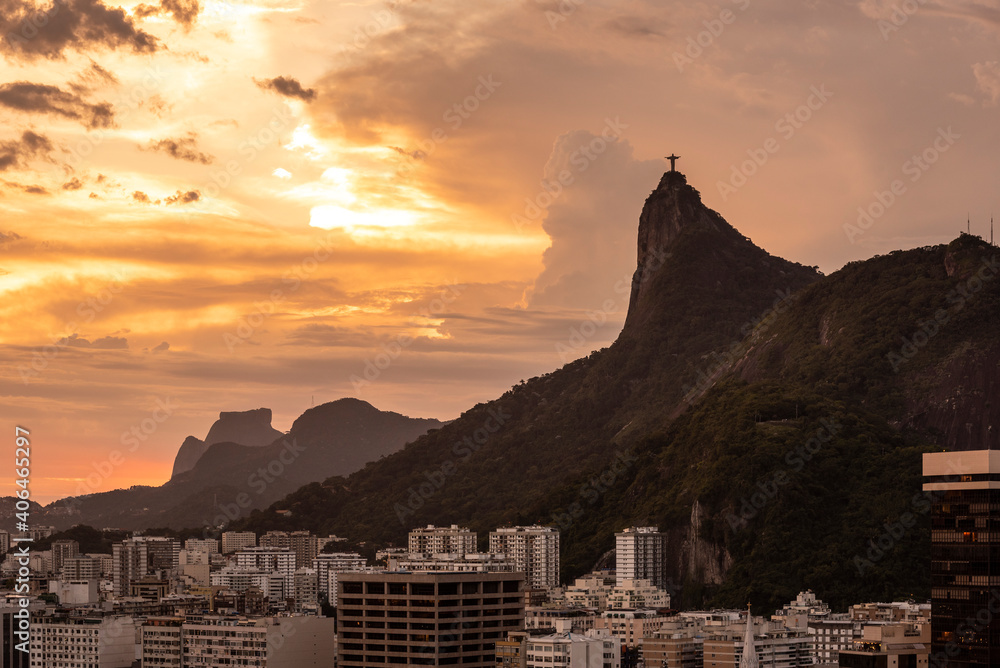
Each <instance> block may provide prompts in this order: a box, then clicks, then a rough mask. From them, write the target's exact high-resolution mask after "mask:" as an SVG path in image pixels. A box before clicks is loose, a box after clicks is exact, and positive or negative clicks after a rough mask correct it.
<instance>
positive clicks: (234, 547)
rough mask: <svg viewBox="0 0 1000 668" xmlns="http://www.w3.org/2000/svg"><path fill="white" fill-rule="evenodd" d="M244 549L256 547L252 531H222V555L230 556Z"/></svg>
mask: <svg viewBox="0 0 1000 668" xmlns="http://www.w3.org/2000/svg"><path fill="white" fill-rule="evenodd" d="M246 547H257V534H255V533H254V532H253V531H223V532H222V553H223V554H232V553H233V552H238V551H240V550H242V549H243V548H246Z"/></svg>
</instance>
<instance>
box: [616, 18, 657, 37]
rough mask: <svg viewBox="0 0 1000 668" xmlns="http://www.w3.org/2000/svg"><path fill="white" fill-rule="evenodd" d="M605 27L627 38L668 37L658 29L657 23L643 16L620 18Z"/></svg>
mask: <svg viewBox="0 0 1000 668" xmlns="http://www.w3.org/2000/svg"><path fill="white" fill-rule="evenodd" d="M604 25H605V27H607V28H608V29H609V30H611V31H612V32H616V33H618V34H620V35H624V36H625V37H666V33H664V32H663V31H662V30H660V29H658V28H657V26H656V23H655V22H652V21H650V19H648V18H644V17H641V16H618V17H615V18H613V19H611V20H609V21H607V22H606V23H605V24H604Z"/></svg>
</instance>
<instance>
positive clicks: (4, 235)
mask: <svg viewBox="0 0 1000 668" xmlns="http://www.w3.org/2000/svg"><path fill="white" fill-rule="evenodd" d="M23 238H24V237H22V236H21V235H20V234H18V233H17V232H0V244H5V243H8V242H10V241H17V240H18V239H23Z"/></svg>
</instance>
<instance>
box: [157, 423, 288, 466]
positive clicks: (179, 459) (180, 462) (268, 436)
mask: <svg viewBox="0 0 1000 668" xmlns="http://www.w3.org/2000/svg"><path fill="white" fill-rule="evenodd" d="M279 436H281V432H280V431H278V430H277V429H275V428H274V427H272V426H271V409H270V408H254V409H252V410H248V411H222V412H221V413H219V419H218V420H216V421H215V423H214V424H212V427H211V428H210V429H209V430H208V435H207V436H206V437H205V440H204V441H202V440H200V439H197V438H195V437H194V436H188V437H187V438H186V439H184V443H183V444H181V447H180V450H178V451H177V456H176V457H175V458H174V468H173V471H172V472H171V474H170V477H171V479H173V478H174V477H176V476H177V475H178V474H180V473H184V472H185V471H190V470H191V469H193V468H194V465H195V464H197V463H198V460H199V459H201V456H202V455H203V454H205V451H206V450H208V448H209V447H211V446H213V445H215V444H216V443H239V444H240V445H247V446H250V447H254V448H259V447H263V446H265V445H269V444H270V443H273V442H274V440H275V439H276V438H278V437H279Z"/></svg>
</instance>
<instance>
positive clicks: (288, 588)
mask: <svg viewBox="0 0 1000 668" xmlns="http://www.w3.org/2000/svg"><path fill="white" fill-rule="evenodd" d="M236 565H237V566H239V567H240V568H253V569H258V570H262V571H267V572H268V573H273V572H275V571H277V572H278V573H281V576H282V577H283V578H284V581H285V595H286V596H287V595H289V594H291V592H292V591H293V590H294V588H295V552H293V551H292V550H290V549H280V548H269V547H247V548H244V549H242V550H240V551H239V552H237V553H236Z"/></svg>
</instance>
